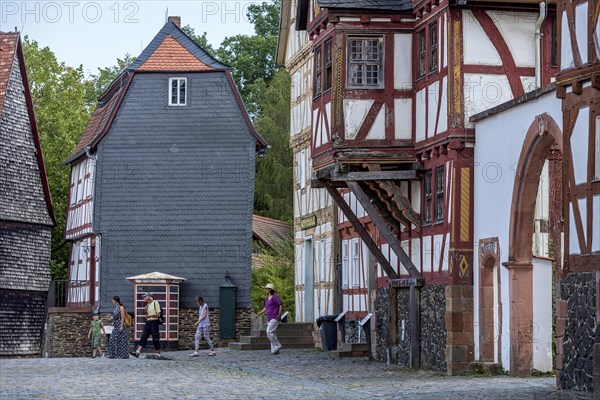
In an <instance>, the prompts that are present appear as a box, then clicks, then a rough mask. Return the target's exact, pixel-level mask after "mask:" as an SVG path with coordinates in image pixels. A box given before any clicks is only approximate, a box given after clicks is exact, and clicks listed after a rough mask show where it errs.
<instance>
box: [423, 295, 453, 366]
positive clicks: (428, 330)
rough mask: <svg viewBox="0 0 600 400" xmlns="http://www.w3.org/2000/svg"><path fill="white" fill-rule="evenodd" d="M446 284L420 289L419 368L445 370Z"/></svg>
mask: <svg viewBox="0 0 600 400" xmlns="http://www.w3.org/2000/svg"><path fill="white" fill-rule="evenodd" d="M445 314H446V286H444V285H431V286H424V287H423V288H422V289H421V355H420V358H421V368H423V369H428V370H433V371H446V335H447V334H446V326H445V316H446V315H445Z"/></svg>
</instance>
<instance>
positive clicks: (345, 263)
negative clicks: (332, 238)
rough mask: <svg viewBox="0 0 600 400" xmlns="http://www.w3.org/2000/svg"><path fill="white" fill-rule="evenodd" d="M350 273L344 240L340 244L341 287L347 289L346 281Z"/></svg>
mask: <svg viewBox="0 0 600 400" xmlns="http://www.w3.org/2000/svg"><path fill="white" fill-rule="evenodd" d="M349 272H350V268H349V265H348V241H347V240H344V241H343V242H342V287H343V288H346V289H347V288H348V284H349V282H350V280H349V279H348V278H349V276H348V274H349Z"/></svg>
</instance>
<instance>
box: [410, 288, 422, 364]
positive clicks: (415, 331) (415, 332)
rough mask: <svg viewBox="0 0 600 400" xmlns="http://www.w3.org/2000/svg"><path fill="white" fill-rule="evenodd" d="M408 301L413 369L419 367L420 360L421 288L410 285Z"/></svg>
mask: <svg viewBox="0 0 600 400" xmlns="http://www.w3.org/2000/svg"><path fill="white" fill-rule="evenodd" d="M409 303H410V366H411V368H413V369H419V368H420V366H421V365H420V364H421V360H420V356H421V337H420V332H421V315H420V309H419V308H420V307H419V306H420V303H421V289H418V288H417V287H416V286H411V287H410V292H409Z"/></svg>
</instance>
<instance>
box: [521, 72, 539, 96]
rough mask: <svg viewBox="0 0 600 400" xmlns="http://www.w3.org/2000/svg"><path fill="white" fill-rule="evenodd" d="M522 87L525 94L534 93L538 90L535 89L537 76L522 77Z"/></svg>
mask: <svg viewBox="0 0 600 400" xmlns="http://www.w3.org/2000/svg"><path fill="white" fill-rule="evenodd" d="M519 78H520V79H521V85H523V90H524V91H525V93H528V92H532V91H534V90H535V89H536V87H535V76H521V77H519Z"/></svg>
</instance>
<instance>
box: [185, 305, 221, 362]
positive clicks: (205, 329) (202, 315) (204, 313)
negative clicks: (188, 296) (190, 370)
mask: <svg viewBox="0 0 600 400" xmlns="http://www.w3.org/2000/svg"><path fill="white" fill-rule="evenodd" d="M196 304H198V307H199V309H198V322H196V327H197V328H196V336H194V344H195V347H194V352H193V353H192V354H190V357H198V356H199V354H198V349H200V338H201V337H202V336H204V339H205V340H206V343H207V344H208V347H210V353H208V355H209V356H214V355H215V348H214V346H213V342H212V340H210V318H209V315H208V304H206V303H205V302H204V299H203V298H202V296H196Z"/></svg>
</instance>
